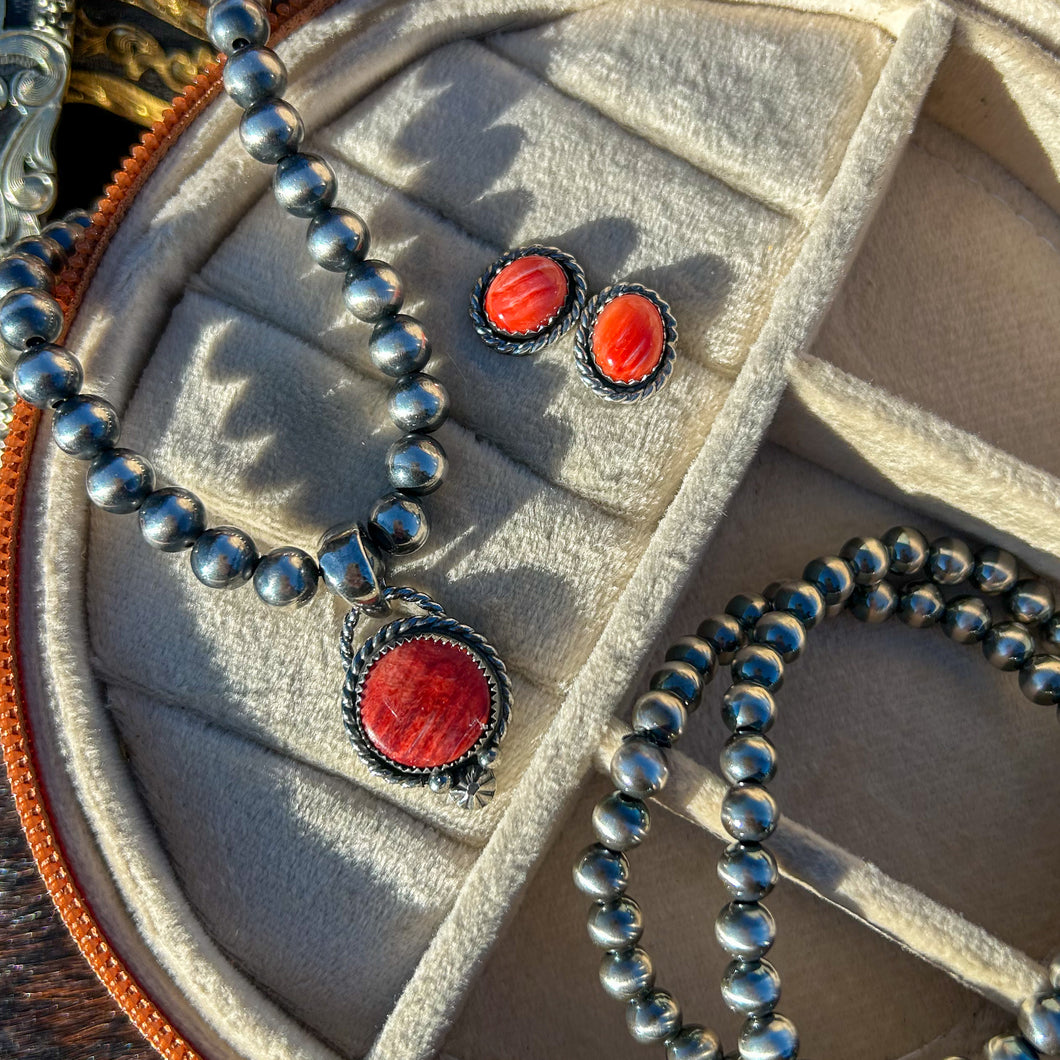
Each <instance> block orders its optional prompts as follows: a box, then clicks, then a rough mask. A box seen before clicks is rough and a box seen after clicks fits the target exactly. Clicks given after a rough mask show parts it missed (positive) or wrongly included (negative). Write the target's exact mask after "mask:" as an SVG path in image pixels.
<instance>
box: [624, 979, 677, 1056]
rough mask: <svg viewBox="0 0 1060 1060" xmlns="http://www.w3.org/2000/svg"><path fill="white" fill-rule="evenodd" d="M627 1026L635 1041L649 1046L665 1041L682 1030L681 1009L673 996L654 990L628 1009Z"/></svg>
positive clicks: (635, 1000)
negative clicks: (652, 1043)
mask: <svg viewBox="0 0 1060 1060" xmlns="http://www.w3.org/2000/svg"><path fill="white" fill-rule="evenodd" d="M626 1026H627V1027H629V1033H630V1034H632V1035H633V1037H634V1039H635V1040H636V1041H638V1042H642V1043H643V1044H645V1045H647V1044H649V1043H651V1042H661V1041H665V1040H666V1039H667V1038H669V1037H670V1035H671V1034H676V1033H677V1031H679V1030H680V1029H681V1007H680V1005H678V1004H677V1001H676V1000H675V999H674V997H673V995H672V994H668V993H667V992H666V991H665V990H652V991H651V992H650V993H648V994H645V995H644V996H643V997H637V998H634V999H633V1000H632V1001H630V1003H629V1005H628V1006H627V1007H626Z"/></svg>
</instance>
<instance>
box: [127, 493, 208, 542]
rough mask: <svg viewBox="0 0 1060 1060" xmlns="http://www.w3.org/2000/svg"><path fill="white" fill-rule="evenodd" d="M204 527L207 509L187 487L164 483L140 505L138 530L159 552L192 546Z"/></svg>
mask: <svg viewBox="0 0 1060 1060" xmlns="http://www.w3.org/2000/svg"><path fill="white" fill-rule="evenodd" d="M205 529H206V509H205V508H204V507H203V504H202V501H200V500H199V498H198V497H196V496H195V494H194V493H191V492H190V491H189V490H186V489H181V488H180V487H179V486H166V487H165V488H164V489H160V490H155V491H154V493H152V494H150V495H149V496H148V497H147V498H146V499H145V500H144V502H143V504H141V505H140V533H141V534H143V537H144V540H145V541H146V542H147V543H148V544H149V545H150V546H151V547H152V548H157V549H158V550H159V551H160V552H181V551H183V550H184V549H186V548H191V546H192V545H194V544H195V541H196V539H197V538H198V536H199V535H200V534H201V533H202V532H203V530H205Z"/></svg>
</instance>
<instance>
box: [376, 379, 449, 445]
mask: <svg viewBox="0 0 1060 1060" xmlns="http://www.w3.org/2000/svg"><path fill="white" fill-rule="evenodd" d="M387 411H388V412H389V413H390V418H391V420H393V421H394V425H395V426H396V427H397V428H398V429H399V430H402V431H406V432H409V433H411V432H423V433H427V434H429V433H431V432H432V431H436V430H438V428H439V427H441V425H442V424H443V423H445V421H446V420H447V419H448V418H449V395H448V394H447V393H446V391H445V387H443V386H442V384H441V383H439V382H438V380H437V379H435V378H434V377H433V376H430V375H427V374H426V373H425V372H415V373H414V374H412V375H406V376H402V377H401V378H400V379H398V380H397V381H396V382H395V383H394V385H393V386H392V387H391V388H390V397H389V398H388V399H387Z"/></svg>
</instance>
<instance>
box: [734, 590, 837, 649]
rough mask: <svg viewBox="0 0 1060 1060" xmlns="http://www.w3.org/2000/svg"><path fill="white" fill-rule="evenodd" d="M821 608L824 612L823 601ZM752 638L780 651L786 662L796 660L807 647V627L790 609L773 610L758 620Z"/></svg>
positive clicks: (757, 642)
mask: <svg viewBox="0 0 1060 1060" xmlns="http://www.w3.org/2000/svg"><path fill="white" fill-rule="evenodd" d="M815 594H816V590H815ZM818 599H820V598H819V597H818ZM820 610H821V613H823V612H824V603H823V602H822V603H821V609H820ZM752 638H753V640H754V642H755V643H756V644H764V645H766V647H768V648H772V649H773V650H774V651H775V652H778V653H779V655H780V657H781V658H782V659H783V660H784V662H794V661H795V660H796V659H797V658H798V657H799V656H800V655H801V654H802V649H803V648H805V647H806V627H805V626H804V625H803V624H802V622H800V621H799V619H797V618H796V617H795V616H794V615H793V614H790V613H789V612H788V611H771V612H770V613H769V614H768V615H763V616H762V617H761V618H760V619H759V620H758V623H757V624H756V625H755V627H754V633H753V634H752Z"/></svg>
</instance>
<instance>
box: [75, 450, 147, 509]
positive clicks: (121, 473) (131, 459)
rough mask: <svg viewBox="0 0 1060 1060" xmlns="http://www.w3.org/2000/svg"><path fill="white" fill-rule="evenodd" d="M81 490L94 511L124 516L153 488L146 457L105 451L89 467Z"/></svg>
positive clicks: (119, 451) (122, 451)
mask: <svg viewBox="0 0 1060 1060" xmlns="http://www.w3.org/2000/svg"><path fill="white" fill-rule="evenodd" d="M85 487H86V489H87V491H88V499H89V500H90V501H91V502H92V503H93V504H94V505H96V507H97V508H102V509H103V510H104V511H105V512H112V513H113V514H115V515H128V513H129V512H135V511H136V509H137V508H139V507H140V505H141V504H143V502H144V501H145V500H147V497H148V495H149V494H150V493H151V491H152V490H153V489H154V488H155V472H154V468H153V467H151V464H150V462H149V461H148V460H147V458H146V457H144V456H141V455H140V454H139V453H134V452H133V451H132V450H131V449H105V450H104V451H103V452H102V453H100V454H99V456H97V457H96V458H95V460H93V461H92V463H91V464H90V465H89V468H88V475H87V477H86V479H85Z"/></svg>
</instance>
